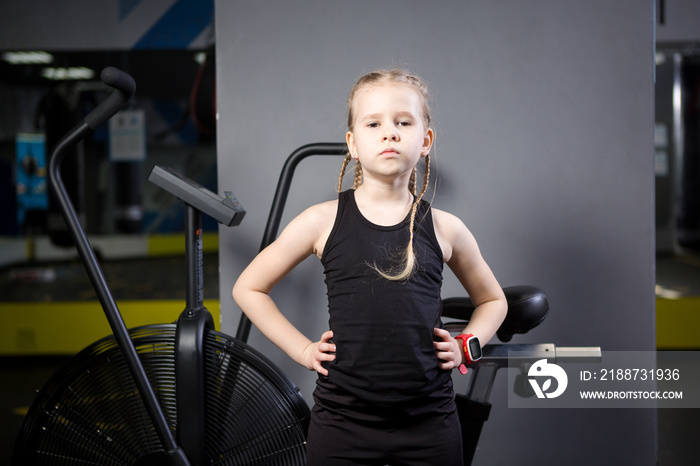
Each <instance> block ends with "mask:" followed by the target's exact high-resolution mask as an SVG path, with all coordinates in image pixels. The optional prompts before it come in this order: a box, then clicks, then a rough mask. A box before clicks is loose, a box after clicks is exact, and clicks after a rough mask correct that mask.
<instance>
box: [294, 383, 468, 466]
mask: <svg viewBox="0 0 700 466" xmlns="http://www.w3.org/2000/svg"><path fill="white" fill-rule="evenodd" d="M319 385H320V384H319ZM324 390H325V387H320V386H319V387H317V389H316V391H315V392H314V400H315V401H316V403H315V405H314V407H313V410H312V412H311V423H310V426H309V435H308V443H307V450H306V454H307V465H309V466H342V465H377V466H384V465H391V466H394V465H397V466H398V465H401V466H409V465H416V466H419V465H420V466H426V465H433V464H436V465H437V464H439V465H441V466H462V464H463V460H462V435H461V429H460V424H459V418H458V417H457V411H456V409H455V405H454V399H453V398H452V397H451V396H449V394H451V392H452V389H451V387H449V391H448V392H447V395H448V396H447V397H445V396H438V397H437V398H435V397H433V398H432V399H430V400H428V401H429V402H430V403H436V402H437V404H435V405H434V409H432V410H426V409H420V410H419V411H418V412H419V414H415V412H412V410H410V409H409V410H404V409H401V408H398V409H397V408H392V409H386V408H377V407H372V406H370V405H368V404H366V403H364V402H361V401H360V400H357V399H351V398H350V399H349V398H348V396H345V395H343V397H342V398H343V399H342V400H338V399H337V397H335V396H331V400H330V401H329V400H328V399H325V398H324V395H327V393H324ZM334 395H337V391H336V390H334ZM338 401H342V403H341V404H338ZM421 411H422V412H421Z"/></svg>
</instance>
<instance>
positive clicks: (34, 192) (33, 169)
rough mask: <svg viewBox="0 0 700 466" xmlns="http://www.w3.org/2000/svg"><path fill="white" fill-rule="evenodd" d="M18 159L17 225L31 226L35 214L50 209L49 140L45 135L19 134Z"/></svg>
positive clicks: (22, 227)
mask: <svg viewBox="0 0 700 466" xmlns="http://www.w3.org/2000/svg"><path fill="white" fill-rule="evenodd" d="M16 155H17V224H18V225H19V227H20V229H24V228H25V227H26V226H27V225H26V223H27V221H28V220H29V218H28V217H32V213H33V212H37V211H38V212H45V211H46V210H47V209H48V207H49V198H48V192H47V184H46V137H45V136H44V135H43V134H34V133H19V134H18V135H17V139H16Z"/></svg>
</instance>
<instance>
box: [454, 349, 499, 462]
mask: <svg viewBox="0 0 700 466" xmlns="http://www.w3.org/2000/svg"><path fill="white" fill-rule="evenodd" d="M498 368H499V366H498V364H492V363H483V362H482V363H480V364H479V365H478V366H477V367H474V368H473V369H470V370H472V371H473V373H472V378H471V380H470V382H469V388H468V391H467V394H466V395H461V394H457V395H456V397H455V402H456V403H457V413H458V414H459V422H460V424H461V426H462V451H463V456H464V465H465V466H469V465H470V464H472V461H473V460H474V454H475V453H476V448H477V446H478V445H479V437H480V436H481V430H482V428H483V427H484V423H485V422H486V421H487V420H488V418H489V414H490V413H491V403H489V402H488V399H489V396H490V395H491V388H492V387H493V382H494V379H495V378H496V372H497V371H498Z"/></svg>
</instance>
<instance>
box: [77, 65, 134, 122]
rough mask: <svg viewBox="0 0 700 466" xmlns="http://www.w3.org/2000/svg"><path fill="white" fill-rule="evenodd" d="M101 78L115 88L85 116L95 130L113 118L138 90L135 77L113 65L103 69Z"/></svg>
mask: <svg viewBox="0 0 700 466" xmlns="http://www.w3.org/2000/svg"><path fill="white" fill-rule="evenodd" d="M100 78H101V79H102V82H103V83H105V84H107V85H108V86H110V87H113V88H114V90H113V91H112V93H111V94H110V95H109V96H108V97H107V98H106V99H105V100H103V101H102V102H101V103H100V104H99V105H98V106H97V107H96V108H95V109H94V110H93V111H91V112H90V113H89V114H88V115H86V116H85V118H84V121H85V123H86V124H87V125H88V126H89V127H90V129H91V130H95V129H96V128H97V127H98V126H100V125H101V124H102V123H104V122H106V121H107V120H109V119H110V118H112V117H113V116H114V115H115V114H116V113H117V112H118V111H119V110H121V108H122V107H123V106H124V104H126V103H127V102H128V101H129V99H130V98H131V96H132V95H134V91H135V90H136V82H134V78H132V77H131V75H129V74H128V73H125V72H124V71H121V70H119V69H117V68H115V67H113V66H108V67H107V68H105V69H103V70H102V73H101V75H100Z"/></svg>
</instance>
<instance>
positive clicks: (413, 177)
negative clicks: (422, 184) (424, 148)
mask: <svg viewBox="0 0 700 466" xmlns="http://www.w3.org/2000/svg"><path fill="white" fill-rule="evenodd" d="M408 190H409V191H410V193H411V194H413V195H414V196H415V195H416V167H413V171H412V172H411V177H410V178H409V179H408Z"/></svg>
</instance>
